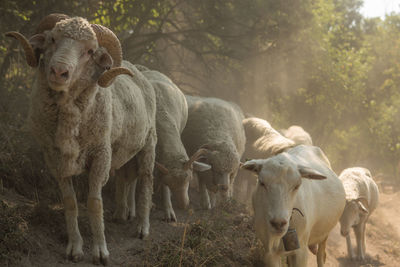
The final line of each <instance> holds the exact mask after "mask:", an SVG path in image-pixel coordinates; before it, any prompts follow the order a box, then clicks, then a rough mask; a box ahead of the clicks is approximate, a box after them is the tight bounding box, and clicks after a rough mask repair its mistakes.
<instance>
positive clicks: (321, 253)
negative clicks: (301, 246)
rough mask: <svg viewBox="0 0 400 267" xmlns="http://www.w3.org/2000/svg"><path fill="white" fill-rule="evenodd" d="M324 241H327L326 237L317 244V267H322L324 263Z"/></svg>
mask: <svg viewBox="0 0 400 267" xmlns="http://www.w3.org/2000/svg"><path fill="white" fill-rule="evenodd" d="M326 240H328V237H327V238H325V240H324V241H322V242H321V243H319V244H318V252H317V264H318V267H323V266H324V264H325V261H326V251H325V249H326Z"/></svg>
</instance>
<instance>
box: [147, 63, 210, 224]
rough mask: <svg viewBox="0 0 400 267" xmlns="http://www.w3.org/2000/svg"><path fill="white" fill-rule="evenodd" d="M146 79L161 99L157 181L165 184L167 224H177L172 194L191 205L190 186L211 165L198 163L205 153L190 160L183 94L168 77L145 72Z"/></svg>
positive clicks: (185, 106) (184, 206) (158, 117)
mask: <svg viewBox="0 0 400 267" xmlns="http://www.w3.org/2000/svg"><path fill="white" fill-rule="evenodd" d="M141 70H142V73H143V75H144V76H145V77H146V78H147V79H148V80H149V81H150V82H151V84H152V85H153V87H154V90H155V93H156V99H157V113H156V125H157V139H158V141H157V146H156V167H157V172H156V178H157V181H158V182H159V183H160V184H161V187H162V188H161V190H162V191H161V192H162V205H163V209H164V213H165V219H166V220H167V221H176V216H175V212H174V209H173V207H172V203H171V191H172V195H173V197H174V198H175V199H176V200H177V205H178V207H179V208H181V209H185V208H187V207H188V205H189V195H188V189H189V182H190V181H191V180H192V177H193V170H194V171H198V172H201V171H206V170H208V169H210V168H211V166H210V165H208V164H205V163H201V162H198V161H196V160H197V159H198V158H199V157H201V154H202V150H201V149H199V150H198V151H196V152H195V153H194V154H193V155H192V157H191V158H189V157H188V155H187V153H186V150H185V147H184V146H183V144H182V141H181V133H182V131H183V129H184V128H185V125H186V121H187V118H188V106H187V103H186V98H185V96H184V94H183V93H182V91H181V90H180V89H179V88H178V87H177V86H176V85H175V84H174V83H173V82H172V81H171V79H169V78H168V77H167V76H165V75H164V74H162V73H160V72H158V71H153V70H148V69H146V68H144V67H142V68H141Z"/></svg>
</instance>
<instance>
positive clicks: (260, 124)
mask: <svg viewBox="0 0 400 267" xmlns="http://www.w3.org/2000/svg"><path fill="white" fill-rule="evenodd" d="M243 127H244V131H245V134H246V146H245V150H244V153H243V157H242V158H243V159H244V160H246V159H266V158H269V157H271V156H273V155H275V154H277V153H280V152H283V151H285V150H287V149H289V148H291V147H293V146H295V143H294V142H293V141H292V140H290V139H288V138H286V137H284V136H282V135H281V134H280V133H279V132H277V131H276V130H275V129H274V128H272V126H271V125H270V124H269V123H268V122H267V121H266V120H263V119H260V118H256V117H250V118H246V119H244V120H243ZM252 176H253V175H252V174H250V173H249V172H247V171H244V170H240V171H239V175H238V179H236V181H235V193H236V194H235V197H236V198H237V199H239V200H240V201H242V202H244V203H248V201H249V200H248V199H249V196H250V195H251V193H252V191H253V190H254V189H255V186H256V181H255V179H254V178H253V177H252Z"/></svg>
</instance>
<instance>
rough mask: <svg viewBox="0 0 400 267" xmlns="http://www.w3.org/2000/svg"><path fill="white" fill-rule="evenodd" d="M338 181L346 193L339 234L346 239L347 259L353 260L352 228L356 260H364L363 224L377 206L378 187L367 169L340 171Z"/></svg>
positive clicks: (356, 168) (357, 168)
mask: <svg viewBox="0 0 400 267" xmlns="http://www.w3.org/2000/svg"><path fill="white" fill-rule="evenodd" d="M339 179H340V180H341V181H342V183H343V187H344V190H345V191H346V207H345V208H344V211H343V214H342V217H341V218H340V233H341V234H342V235H343V236H345V237H346V242H347V251H348V254H349V257H350V258H352V259H354V258H355V257H354V254H353V250H352V247H351V240H350V229H351V228H353V230H354V234H355V236H356V241H357V258H358V259H359V260H364V259H365V224H366V223H367V220H368V218H369V216H370V215H371V214H372V212H373V211H374V210H375V209H376V207H377V206H378V201H379V191H378V186H377V185H376V183H375V182H374V180H373V179H372V175H371V172H370V171H369V170H368V169H365V168H360V167H354V168H348V169H345V170H343V171H342V173H341V174H340V175H339Z"/></svg>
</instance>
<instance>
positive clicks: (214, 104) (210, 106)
mask: <svg viewBox="0 0 400 267" xmlns="http://www.w3.org/2000/svg"><path fill="white" fill-rule="evenodd" d="M186 99H187V102H188V107H189V117H188V121H187V124H186V127H185V129H184V130H183V133H182V142H183V144H184V146H185V148H186V151H187V152H188V154H193V153H195V152H196V151H198V149H200V148H202V149H204V151H205V153H204V154H203V155H202V157H203V160H204V162H205V163H207V164H209V165H211V166H212V168H211V170H209V171H205V172H201V173H197V176H198V181H199V189H200V197H201V205H202V207H203V208H204V209H210V208H212V207H214V206H215V202H216V197H217V195H216V193H219V196H220V197H221V198H222V199H227V198H229V197H231V196H232V183H233V181H234V178H235V176H236V174H237V171H238V169H239V164H240V157H241V156H242V154H243V151H244V145H245V142H246V137H245V134H244V130H243V126H242V120H243V119H244V116H243V113H242V111H241V110H240V108H239V107H238V106H237V105H235V104H233V103H230V102H227V101H224V100H221V99H217V98H203V97H193V96H186ZM210 198H211V202H210Z"/></svg>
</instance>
